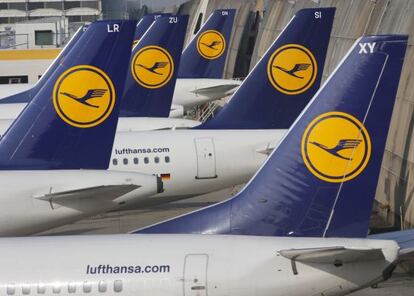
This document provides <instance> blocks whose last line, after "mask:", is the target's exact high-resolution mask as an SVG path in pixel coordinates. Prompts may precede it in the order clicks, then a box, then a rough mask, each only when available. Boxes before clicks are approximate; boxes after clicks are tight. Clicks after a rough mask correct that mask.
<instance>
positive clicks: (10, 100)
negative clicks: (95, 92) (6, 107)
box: [0, 25, 88, 104]
mask: <svg viewBox="0 0 414 296" xmlns="http://www.w3.org/2000/svg"><path fill="white" fill-rule="evenodd" d="M87 29H88V26H87V25H83V26H82V27H80V28H79V29H78V31H77V32H76V33H75V34H74V35H73V36H72V38H71V39H70V41H69V42H68V44H66V46H65V47H64V48H63V49H62V51H61V52H60V53H59V55H58V56H57V57H56V58H55V59H54V60H53V62H52V64H50V66H49V67H48V68H47V69H46V71H45V72H44V73H43V75H42V77H40V79H39V80H38V81H37V82H36V84H35V85H34V86H33V87H32V88H31V89H28V90H26V91H23V92H21V93H18V94H15V95H11V96H9V97H6V98H4V99H1V100H0V104H15V103H29V102H30V101H31V100H32V99H33V97H34V95H35V94H36V93H37V92H38V91H39V90H40V89H41V88H42V87H43V86H44V85H45V83H46V81H47V80H48V79H49V78H50V76H52V74H53V72H55V70H56V69H57V68H58V67H59V64H60V63H62V62H63V60H64V59H65V57H66V56H67V55H68V53H69V52H70V50H71V49H72V48H73V46H74V45H75V44H76V42H78V40H79V39H80V37H82V35H83V33H84V32H85V31H86V30H87Z"/></svg>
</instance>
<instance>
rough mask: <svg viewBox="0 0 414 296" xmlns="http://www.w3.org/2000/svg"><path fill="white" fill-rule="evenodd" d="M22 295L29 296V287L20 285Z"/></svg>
mask: <svg viewBox="0 0 414 296" xmlns="http://www.w3.org/2000/svg"><path fill="white" fill-rule="evenodd" d="M22 294H23V295H29V294H30V286H29V285H22Z"/></svg>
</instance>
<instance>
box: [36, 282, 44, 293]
mask: <svg viewBox="0 0 414 296" xmlns="http://www.w3.org/2000/svg"><path fill="white" fill-rule="evenodd" d="M45 293H46V285H45V284H43V283H38V284H37V294H45Z"/></svg>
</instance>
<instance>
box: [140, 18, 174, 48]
mask: <svg viewBox="0 0 414 296" xmlns="http://www.w3.org/2000/svg"><path fill="white" fill-rule="evenodd" d="M170 15H171V13H150V14H147V15H144V16H143V17H142V18H141V20H140V21H139V22H138V24H137V28H136V29H135V34H134V42H133V46H135V45H136V44H137V43H138V41H139V40H140V39H141V38H142V36H144V34H145V32H147V30H148V28H149V27H150V26H151V25H152V23H153V22H155V21H156V20H157V18H159V17H161V16H170Z"/></svg>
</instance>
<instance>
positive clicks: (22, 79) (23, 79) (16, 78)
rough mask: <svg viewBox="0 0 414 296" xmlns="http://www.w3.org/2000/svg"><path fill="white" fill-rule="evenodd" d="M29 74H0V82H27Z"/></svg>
mask: <svg viewBox="0 0 414 296" xmlns="http://www.w3.org/2000/svg"><path fill="white" fill-rule="evenodd" d="M28 82H29V76H27V75H24V76H0V84H18V83H28Z"/></svg>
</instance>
